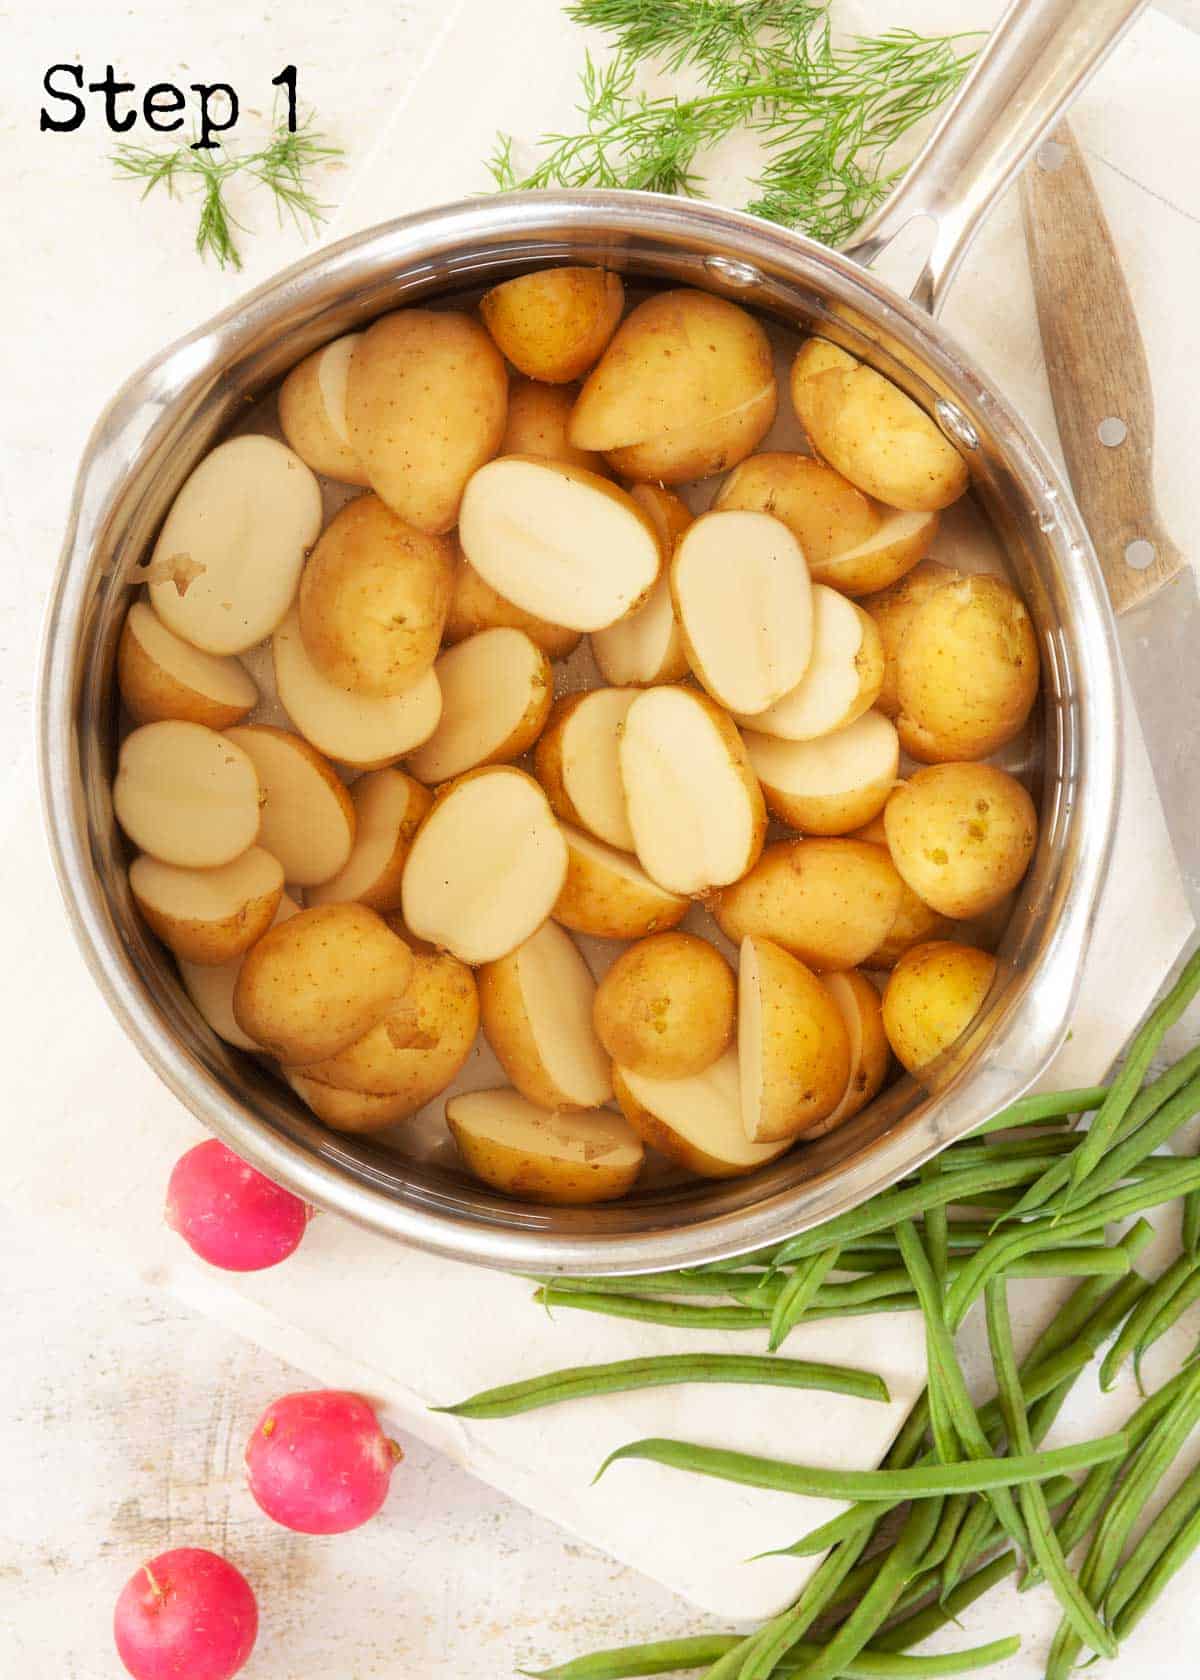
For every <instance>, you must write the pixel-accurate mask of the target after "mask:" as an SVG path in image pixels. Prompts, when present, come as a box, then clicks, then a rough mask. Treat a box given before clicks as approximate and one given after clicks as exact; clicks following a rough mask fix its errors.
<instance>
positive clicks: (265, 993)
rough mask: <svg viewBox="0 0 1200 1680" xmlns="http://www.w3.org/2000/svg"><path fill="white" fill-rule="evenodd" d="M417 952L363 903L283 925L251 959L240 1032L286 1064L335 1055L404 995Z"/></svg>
mask: <svg viewBox="0 0 1200 1680" xmlns="http://www.w3.org/2000/svg"><path fill="white" fill-rule="evenodd" d="M412 969H413V958H412V952H411V951H410V950H409V948H408V946H407V945H406V944H405V943H404V941H403V940H402V939H398V938H397V937H396V935H395V934H394V933H393V932H392V931H391V929H390V928H389V927H388V925H387V923H386V922H384V921H383V920H382V919H381V918H380V917H379V916H377V915H376V914H375V912H374V911H373V910H368V909H367V907H366V906H365V905H364V904H323V905H319V906H318V907H317V908H316V909H313V910H302V911H301V912H300V914H299V915H298V916H293V917H291V919H290V920H289V921H286V922H280V923H278V924H277V925H276V926H275V927H273V928H272V929H271V931H270V932H269V933H267V934H264V935H263V937H262V938H261V939H260V940H259V942H258V944H257V945H255V946H254V947H253V949H252V950H251V951H250V952H249V953H248V954H247V956H246V960H245V961H244V962H243V964H242V969H241V973H240V974H239V975H238V980H237V986H236V987H235V989H234V994H233V1015H234V1019H235V1020H236V1022H237V1024H238V1026H239V1027H240V1028H241V1029H242V1031H243V1032H244V1033H247V1034H248V1035H249V1036H250V1037H251V1038H252V1039H254V1040H255V1042H256V1043H258V1044H261V1045H262V1046H263V1048H264V1049H266V1050H269V1051H270V1052H271V1054H272V1055H273V1056H277V1057H278V1058H279V1060H280V1061H281V1062H284V1063H286V1064H287V1065H289V1066H292V1067H301V1068H303V1067H304V1066H305V1065H306V1064H307V1063H309V1062H320V1061H323V1060H324V1059H325V1058H326V1057H328V1056H336V1055H337V1053H338V1051H339V1050H345V1049H347V1048H348V1047H349V1046H350V1045H351V1044H353V1043H354V1042H355V1040H356V1039H359V1038H361V1037H362V1036H363V1034H364V1033H367V1032H369V1031H370V1030H371V1028H372V1027H373V1026H374V1025H375V1024H376V1022H378V1021H381V1020H382V1019H383V1017H384V1016H385V1015H386V1014H388V1012H389V1011H390V1010H391V1009H392V1008H394V1006H395V1005H396V1004H397V1003H399V1001H400V999H401V998H402V997H403V996H404V992H405V988H406V987H407V986H408V983H409V981H410V979H411V978H412Z"/></svg>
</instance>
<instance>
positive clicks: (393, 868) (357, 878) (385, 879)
mask: <svg viewBox="0 0 1200 1680" xmlns="http://www.w3.org/2000/svg"><path fill="white" fill-rule="evenodd" d="M350 798H351V801H352V802H353V805H354V815H355V831H354V849H353V850H352V851H351V853H350V856H349V857H348V858H347V860H346V863H345V866H344V867H343V868H342V869H340V870H339V871H338V873H337V874H336V875H334V876H332V877H331V878H330V879H329V880H328V881H325V882H324V883H323V884H322V885H320V886H315V887H310V888H309V890H308V892H307V893H305V895H304V896H305V900H306V902H307V903H308V904H309V905H310V906H311V905H314V904H348V903H351V902H357V903H359V904H366V905H368V906H369V907H370V908H371V909H372V910H395V909H396V908H397V907H398V906H399V903H400V882H401V879H402V877H403V874H404V863H405V859H406V858H407V857H408V849H409V847H410V846H411V845H412V838H413V835H414V834H415V833H416V832H417V829H418V828H419V827H420V825H421V823H422V822H423V821H424V819H425V815H426V813H427V812H428V810H429V807H430V805H431V804H432V803H433V801H432V798H431V797H430V794H429V790H428V789H427V788H423V787H422V786H421V784H420V782H415V781H414V780H413V778H412V777H411V776H406V775H405V774H404V772H403V770H371V771H369V772H368V773H367V774H366V775H365V776H360V777H359V778H358V780H357V781H356V782H355V783H354V785H353V787H352V788H351V789H350Z"/></svg>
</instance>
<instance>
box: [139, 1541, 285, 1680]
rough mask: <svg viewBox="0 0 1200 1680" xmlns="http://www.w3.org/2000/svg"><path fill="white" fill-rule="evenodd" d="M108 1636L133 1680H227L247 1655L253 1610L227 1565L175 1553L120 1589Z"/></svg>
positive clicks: (183, 1549) (245, 1587)
mask: <svg viewBox="0 0 1200 1680" xmlns="http://www.w3.org/2000/svg"><path fill="white" fill-rule="evenodd" d="M113 1633H114V1634H115V1636H116V1641H117V1653H118V1655H119V1656H120V1658H121V1661H122V1662H123V1663H124V1664H125V1667H126V1668H127V1669H128V1670H129V1672H130V1674H132V1675H133V1676H134V1680H230V1677H231V1676H232V1675H234V1674H236V1673H237V1672H238V1670H239V1669H240V1668H241V1667H242V1665H243V1663H245V1661H246V1659H247V1658H248V1657H249V1655H250V1653H251V1651H252V1650H253V1649H254V1640H255V1636H256V1634H257V1633H258V1605H257V1603H256V1602H255V1598H254V1593H253V1591H252V1590H251V1588H250V1583H249V1582H248V1581H247V1580H246V1577H245V1576H244V1575H243V1574H242V1573H241V1571H240V1570H237V1569H235V1568H234V1567H233V1565H232V1564H231V1563H227V1562H226V1560H225V1559H224V1558H223V1557H218V1556H217V1554H216V1552H207V1551H204V1550H203V1548H201V1547H199V1546H180V1547H179V1548H178V1550H176V1551H173V1552H163V1553H162V1554H161V1555H160V1556H159V1557H156V1558H151V1560H150V1562H149V1563H144V1564H143V1565H142V1567H141V1568H140V1569H139V1570H138V1572H137V1574H136V1575H134V1576H133V1578H132V1579H131V1580H130V1581H128V1582H127V1583H126V1585H125V1588H124V1590H123V1591H122V1593H121V1596H120V1598H118V1600H117V1608H116V1612H115V1614H114V1616H113Z"/></svg>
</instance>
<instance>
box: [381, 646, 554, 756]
mask: <svg viewBox="0 0 1200 1680" xmlns="http://www.w3.org/2000/svg"><path fill="white" fill-rule="evenodd" d="M433 669H434V672H435V674H436V676H437V680H438V687H439V688H440V689H441V691H442V715H441V717H440V719H439V720H438V726H437V728H436V729H435V730H434V732H433V734H432V735H431V736H430V737H429V739H428V741H425V742H423V743H422V744H421V746H419V747H418V748H417V750H416V752H415V753H413V754H412V756H411V758H410V759H409V761H408V763H409V768H410V769H411V770H412V772H413V774H414V775H415V776H417V777H419V778H420V780H421V781H423V782H444V781H448V780H449V779H450V777H451V776H461V775H462V774H463V773H464V771H467V770H474V769H475V768H476V767H477V766H478V765H481V764H507V763H510V762H511V761H512V760H513V759H514V758H520V756H521V754H522V753H523V752H525V751H526V750H527V749H528V748H529V747H531V746H532V745H533V743H534V742H535V741H536V740H537V738H538V736H539V734H540V733H541V730H542V725H543V724H544V723H545V721H546V717H547V714H548V713H549V711H550V699H551V695H552V694H553V692H554V677H553V675H552V673H551V670H550V661H549V660H548V659H547V658H546V655H545V654H544V653H543V652H542V650H541V648H540V647H538V646H537V644H536V643H535V642H534V641H533V640H532V638H531V637H529V636H527V635H526V634H525V632H524V631H523V630H504V629H496V630H481V631H480V632H479V634H478V635H477V636H468V637H467V639H466V641H465V642H459V643H458V644H457V645H456V646H455V647H452V648H447V650H446V652H445V653H443V654H442V656H441V658H440V659H439V660H438V661H437V663H436V665H435V666H434V668H433Z"/></svg>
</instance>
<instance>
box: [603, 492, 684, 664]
mask: <svg viewBox="0 0 1200 1680" xmlns="http://www.w3.org/2000/svg"><path fill="white" fill-rule="evenodd" d="M629 494H630V495H631V496H632V497H633V499H634V501H635V502H636V503H637V505H638V506H639V507H640V508H641V510H642V512H643V513H645V514H646V515H647V517H648V518H649V520H650V523H651V524H652V525H653V526H654V529H655V531H656V532H657V534H658V542H659V547H660V548H661V550H662V553H663V557H664V560H665V565H664V568H663V571H662V573H661V575H660V576H659V578H658V581H657V582H656V583H653V584H652V585H651V586H650V593H649V595H647V597H646V599H645V601H644V602H643V603H642V605H641V606H640V607H635V608H634V610H633V612H631V613H627V614H626V616H625V617H624V618H622V619H618V621H617V622H616V624H610V625H609V626H608V627H607V628H606V629H604V630H593V631H592V635H591V643H592V653H593V655H594V656H595V660H596V664H597V665H598V666H599V667H600V674H601V675H602V676H603V678H604V680H605V682H609V683H612V684H613V686H614V687H616V688H621V687H624V686H626V685H629V684H636V685H637V686H638V687H640V688H649V687H650V686H651V685H652V684H654V683H672V682H678V681H679V679H680V677H686V676H687V674H688V659H687V650H686V649H685V648H684V645H683V637H682V635H681V634H680V630H679V622H678V620H677V619H676V617H675V608H674V605H673V604H672V601H671V580H670V577H669V575H668V574H669V569H670V563H671V556H672V555H673V554H674V552H675V544H676V543H677V542H678V541H679V539H680V537H681V536H682V535H683V533H684V532H685V531H686V530H687V528H688V526H689V525H690V524H691V523H692V514H691V510H690V509H689V507H688V506H687V504H686V502H682V501H680V499H679V497H678V496H677V495H676V494H675V492H674V491H673V490H667V489H666V488H665V487H664V486H663V485H661V484H635V485H633V487H632V488H631V490H630V492H629Z"/></svg>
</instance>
